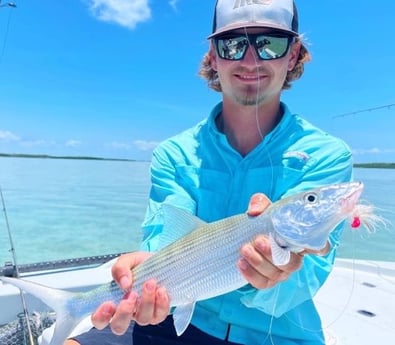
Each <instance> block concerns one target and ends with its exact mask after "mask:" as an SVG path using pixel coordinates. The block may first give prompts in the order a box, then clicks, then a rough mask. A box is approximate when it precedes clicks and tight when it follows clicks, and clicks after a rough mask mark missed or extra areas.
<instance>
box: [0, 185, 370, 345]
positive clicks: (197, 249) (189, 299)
mask: <svg viewBox="0 0 395 345" xmlns="http://www.w3.org/2000/svg"><path fill="white" fill-rule="evenodd" d="M362 190H363V184H362V183H361V182H350V183H342V184H333V185H329V186H324V187H321V188H317V189H314V190H310V191H306V192H302V193H298V194H295V195H293V196H289V197H286V198H284V199H281V200H279V201H277V202H275V203H273V204H271V205H270V206H269V207H268V208H267V209H266V210H265V212H263V213H262V214H261V215H259V216H256V217H251V216H248V215H247V214H239V215H236V216H232V217H229V218H225V219H222V220H219V221H216V222H213V223H205V222H203V221H202V220H201V219H199V218H197V217H195V216H193V215H191V214H189V213H187V212H186V211H184V210H181V209H179V208H175V207H174V206H170V205H166V204H163V205H162V211H163V215H164V224H165V225H164V226H165V228H164V231H163V233H162V235H161V239H160V240H161V249H159V251H158V252H157V253H155V254H154V255H152V256H151V257H149V258H148V259H147V260H146V261H144V262H143V263H141V264H140V265H139V266H137V267H136V268H134V269H133V271H132V275H133V288H132V289H133V291H136V292H137V293H138V294H140V293H141V290H142V286H143V284H144V282H145V281H147V280H148V279H151V278H154V279H155V280H156V281H157V283H158V285H160V286H164V287H165V288H166V290H167V292H168V294H169V297H170V304H171V307H174V311H173V318H174V326H175V329H176V331H177V334H178V335H181V334H182V333H183V332H184V331H185V329H186V328H187V326H188V325H189V323H190V320H191V318H192V314H193V310H194V306H195V303H196V302H197V301H200V300H204V299H208V298H211V297H215V296H218V295H221V294H224V293H227V292H230V291H233V290H235V289H238V288H241V287H242V286H244V285H245V284H247V281H246V280H245V279H244V278H243V276H242V275H241V273H240V272H239V270H238V268H237V261H238V260H239V258H240V248H241V247H242V245H243V244H245V243H247V242H251V241H253V240H254V238H255V237H256V236H257V235H258V234H267V236H268V237H269V240H270V245H271V249H272V256H273V262H274V263H275V264H276V265H284V264H286V263H287V262H288V261H289V259H290V255H291V252H299V251H301V250H304V249H312V250H320V249H322V248H323V247H324V246H325V245H326V241H327V239H328V236H329V234H330V232H331V231H332V230H333V229H335V228H336V227H337V226H338V225H339V224H340V223H341V222H343V221H344V220H345V219H347V218H351V219H352V226H354V227H357V226H359V224H360V222H362V223H364V222H365V220H366V221H367V225H368V226H369V220H374V217H375V216H374V215H373V214H372V210H371V209H370V208H369V206H364V205H360V204H358V201H359V198H360V195H361V193H362ZM175 238H178V239H176V240H175ZM0 280H2V281H3V282H4V283H10V284H13V285H15V286H16V287H18V288H20V289H22V290H24V291H26V292H28V293H30V294H32V295H34V296H36V297H37V298H39V299H41V300H42V301H43V302H44V303H46V304H47V305H48V306H49V307H50V308H52V309H53V310H54V311H55V312H56V314H57V322H56V327H55V331H54V335H53V337H52V340H51V343H50V345H60V344H63V342H64V340H65V339H66V338H67V336H68V335H69V334H70V332H71V331H72V330H73V328H74V327H75V326H76V325H77V324H78V323H79V322H80V321H81V319H82V318H84V317H85V316H87V315H88V314H90V313H92V312H93V311H94V310H95V309H96V308H97V307H98V306H99V305H100V304H101V303H103V302H104V301H113V302H115V303H119V301H120V300H121V299H122V298H123V297H124V295H125V293H127V291H123V290H121V289H120V288H119V287H118V285H117V284H116V283H115V282H114V281H113V282H110V283H108V284H105V285H102V286H100V287H98V288H96V289H93V290H91V291H88V292H85V293H75V292H69V291H63V290H59V289H52V288H49V287H45V286H42V285H39V284H36V283H32V282H29V281H26V280H22V279H15V278H6V277H0Z"/></svg>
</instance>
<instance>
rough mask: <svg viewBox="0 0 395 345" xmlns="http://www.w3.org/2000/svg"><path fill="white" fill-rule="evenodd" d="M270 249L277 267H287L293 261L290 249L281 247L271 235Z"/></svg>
mask: <svg viewBox="0 0 395 345" xmlns="http://www.w3.org/2000/svg"><path fill="white" fill-rule="evenodd" d="M269 240H270V247H271V249H272V259H273V263H274V264H275V265H276V266H282V265H286V264H287V263H288V262H289V260H290V259H291V252H290V250H289V249H288V248H284V247H281V246H280V245H279V244H278V243H277V242H276V240H275V239H274V237H273V236H272V234H270V235H269Z"/></svg>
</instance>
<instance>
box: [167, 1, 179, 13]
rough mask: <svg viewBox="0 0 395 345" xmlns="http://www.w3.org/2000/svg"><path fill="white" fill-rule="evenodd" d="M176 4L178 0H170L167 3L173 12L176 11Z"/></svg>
mask: <svg viewBox="0 0 395 345" xmlns="http://www.w3.org/2000/svg"><path fill="white" fill-rule="evenodd" d="M177 3H178V0H170V1H169V5H170V6H171V7H172V9H173V10H174V11H177Z"/></svg>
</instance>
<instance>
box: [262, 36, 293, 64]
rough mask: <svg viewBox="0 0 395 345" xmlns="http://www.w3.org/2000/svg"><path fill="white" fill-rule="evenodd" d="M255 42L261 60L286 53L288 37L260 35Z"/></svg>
mask: <svg viewBox="0 0 395 345" xmlns="http://www.w3.org/2000/svg"><path fill="white" fill-rule="evenodd" d="M255 42H256V43H255V44H256V48H257V51H258V54H259V57H260V58H261V59H262V60H272V59H278V58H281V57H283V56H284V55H285V54H286V53H287V51H288V47H289V42H290V38H289V37H284V36H283V37H281V36H266V35H260V36H257V38H256V41H255Z"/></svg>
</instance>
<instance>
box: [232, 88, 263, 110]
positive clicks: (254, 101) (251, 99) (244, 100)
mask: <svg viewBox="0 0 395 345" xmlns="http://www.w3.org/2000/svg"><path fill="white" fill-rule="evenodd" d="M259 91H260V90H259V88H258V89H257V88H256V87H251V86H248V87H247V88H246V89H245V90H243V91H239V92H238V91H235V92H234V94H233V96H234V99H235V100H236V102H237V103H239V104H240V105H244V106H258V105H259V104H261V103H263V102H264V100H265V96H264V95H263V94H262V93H260V92H259Z"/></svg>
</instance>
